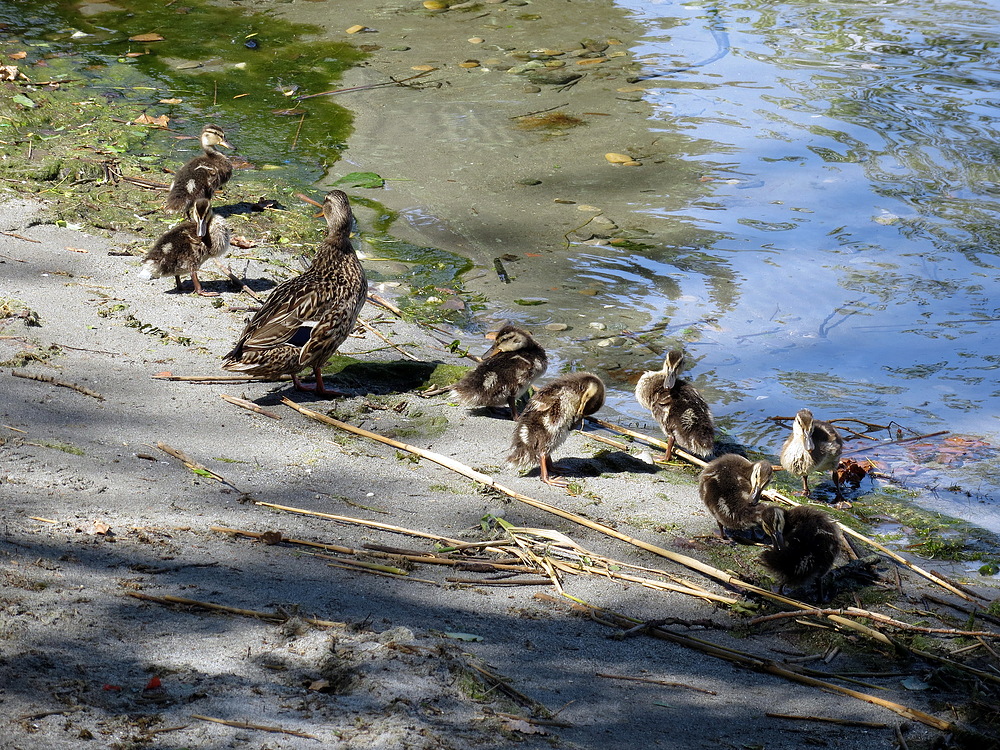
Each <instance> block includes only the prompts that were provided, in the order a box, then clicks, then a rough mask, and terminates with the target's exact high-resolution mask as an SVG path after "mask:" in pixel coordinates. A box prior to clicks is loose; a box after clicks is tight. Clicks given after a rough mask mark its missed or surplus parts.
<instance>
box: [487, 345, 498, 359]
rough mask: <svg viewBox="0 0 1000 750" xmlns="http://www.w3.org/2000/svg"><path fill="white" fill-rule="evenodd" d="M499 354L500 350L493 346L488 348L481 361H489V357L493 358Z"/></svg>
mask: <svg viewBox="0 0 1000 750" xmlns="http://www.w3.org/2000/svg"><path fill="white" fill-rule="evenodd" d="M499 353H500V348H499V347H498V346H497V345H496V344H494V345H493V346H491V347H490V348H489V351H487V352H486V354H484V355H483V359H489V358H490V357H495V356H496V355H498V354H499Z"/></svg>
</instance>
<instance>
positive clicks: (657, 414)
mask: <svg viewBox="0 0 1000 750" xmlns="http://www.w3.org/2000/svg"><path fill="white" fill-rule="evenodd" d="M683 368H684V353H683V352H681V351H679V350H676V349H675V350H673V351H671V352H669V353H668V354H667V357H666V359H665V360H664V362H663V368H662V369H660V370H651V371H649V372H646V373H644V374H643V375H642V377H641V378H639V382H638V383H637V384H636V386H635V397H636V399H637V400H638V401H639V403H640V404H641V405H642V406H644V407H645V408H647V409H649V411H650V412H651V413H652V415H653V417H654V418H655V419H656V421H657V422H658V423H659V425H660V429H661V430H663V434H664V435H666V437H667V449H666V451H665V452H664V461H669V460H670V459H671V457H672V455H673V451H674V444H675V443H676V444H677V445H680V446H681V447H682V448H684V449H685V450H687V451H689V452H691V453H693V454H695V455H697V456H701V457H702V458H708V457H709V456H711V455H712V453H713V452H714V450H715V423H714V422H713V420H712V412H711V411H710V410H709V408H708V404H707V403H706V402H705V399H703V398H702V397H701V394H700V393H698V389H697V388H695V387H694V386H693V385H691V384H690V383H689V382H687V381H686V380H683V379H681V377H680V372H681V370H682V369H683Z"/></svg>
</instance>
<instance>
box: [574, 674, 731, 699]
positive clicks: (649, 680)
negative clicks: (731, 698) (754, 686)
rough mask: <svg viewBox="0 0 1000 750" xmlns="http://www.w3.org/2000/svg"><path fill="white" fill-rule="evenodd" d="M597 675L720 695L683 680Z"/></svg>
mask: <svg viewBox="0 0 1000 750" xmlns="http://www.w3.org/2000/svg"><path fill="white" fill-rule="evenodd" d="M594 676H595V677H605V678H607V679H609V680H628V681H629V682H645V683H648V684H650V685H663V686H665V687H680V688H687V689H688V690H694V691H696V692H699V693H707V694H708V695H718V693H717V692H715V691H714V690H706V689H705V688H700V687H695V686H694V685H687V684H685V683H683V682H670V681H669V680H654V679H652V678H649V677H632V676H631V675H625V674H603V673H602V672H596V673H595V675H594Z"/></svg>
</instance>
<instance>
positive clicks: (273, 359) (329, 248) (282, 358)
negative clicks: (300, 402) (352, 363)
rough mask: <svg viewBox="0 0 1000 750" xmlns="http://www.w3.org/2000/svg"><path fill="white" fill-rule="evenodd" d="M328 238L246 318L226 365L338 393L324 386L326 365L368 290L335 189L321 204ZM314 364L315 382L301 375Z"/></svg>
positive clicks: (349, 220)
mask: <svg viewBox="0 0 1000 750" xmlns="http://www.w3.org/2000/svg"><path fill="white" fill-rule="evenodd" d="M323 216H324V217H325V218H326V223H327V227H328V230H327V237H326V239H325V240H323V242H322V243H320V246H319V248H318V249H317V251H316V257H315V258H314V259H313V263H312V266H310V267H309V268H308V269H307V270H306V271H304V272H303V273H302V274H300V275H299V276H296V277H295V278H292V279H288V280H287V281H285V282H282V283H281V284H279V285H278V286H277V287H276V288H275V289H274V290H273V291H272V292H271V293H270V295H268V297H267V300H266V301H265V302H264V304H263V305H262V306H261V308H260V309H259V310H258V311H257V312H256V314H254V316H253V317H252V318H250V319H249V320H248V321H247V324H246V327H245V328H244V329H243V333H242V335H241V336H240V338H239V341H237V342H236V346H235V347H234V348H233V350H232V351H231V352H229V353H228V354H227V355H226V356H225V358H224V359H225V361H224V363H223V365H222V367H223V369H226V370H230V371H233V372H245V373H247V374H248V375H259V376H263V377H271V378H274V377H278V376H279V375H286V374H287V375H291V376H292V383H293V384H294V386H295V388H296V389H297V390H300V391H315V392H316V394H317V395H320V396H322V395H327V394H331V395H339V394H337V392H336V391H328V390H327V389H326V388H325V386H324V384H323V365H324V364H325V363H326V361H327V360H328V359H329V358H330V357H331V356H332V355H333V353H334V352H335V351H336V350H337V347H339V346H340V345H341V344H342V343H344V341H345V340H346V339H347V336H348V335H349V334H350V332H351V331H352V330H353V329H354V324H355V323H356V322H357V319H358V314H359V313H360V312H361V308H362V307H363V306H364V304H365V298H366V296H367V294H368V280H367V279H366V278H365V270H364V268H362V266H361V262H360V261H359V260H358V256H357V254H356V253H355V251H354V247H353V246H352V245H351V226H352V224H353V221H354V215H353V214H352V213H351V204H350V203H349V202H348V200H347V195H346V194H345V193H343V192H342V191H340V190H333V191H331V192H330V193H329V194H328V195H327V196H326V200H325V201H324V202H323ZM307 367H311V368H312V370H313V374H314V375H315V378H316V385H315V386H304V385H302V383H301V382H300V380H299V377H298V373H299V372H300V371H301V370H303V369H305V368H307Z"/></svg>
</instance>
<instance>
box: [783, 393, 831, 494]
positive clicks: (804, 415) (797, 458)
mask: <svg viewBox="0 0 1000 750" xmlns="http://www.w3.org/2000/svg"><path fill="white" fill-rule="evenodd" d="M843 450H844V441H843V439H842V438H841V437H840V435H839V433H838V432H837V428H836V427H834V426H833V425H832V424H830V423H829V422H821V421H820V420H818V419H813V415H812V412H811V411H809V410H808V409H799V412H798V414H796V415H795V423H794V424H793V425H792V434H791V435H789V436H788V439H787V440H785V444H784V445H783V446H781V467H782V468H783V469H784V470H785V471H787V472H788V473H790V474H794V475H795V476H797V477H802V495H803V496H804V497H809V478H808V476H809V474H810V473H811V472H814V471H832V470H834V469H836V468H837V465H838V464H839V463H840V454H841V453H842V452H843ZM833 483H834V485H835V486H836V488H837V499H840V498H841V497H842V495H841V492H840V480H839V478H838V477H837V473H836V472H834V473H833Z"/></svg>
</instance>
